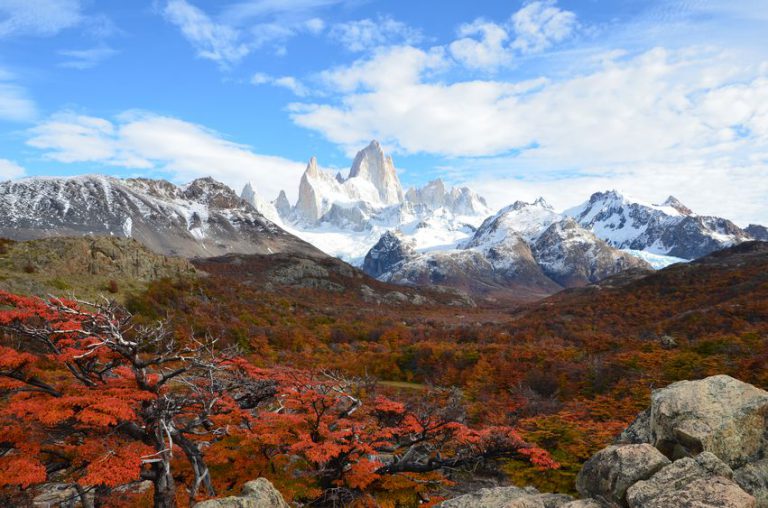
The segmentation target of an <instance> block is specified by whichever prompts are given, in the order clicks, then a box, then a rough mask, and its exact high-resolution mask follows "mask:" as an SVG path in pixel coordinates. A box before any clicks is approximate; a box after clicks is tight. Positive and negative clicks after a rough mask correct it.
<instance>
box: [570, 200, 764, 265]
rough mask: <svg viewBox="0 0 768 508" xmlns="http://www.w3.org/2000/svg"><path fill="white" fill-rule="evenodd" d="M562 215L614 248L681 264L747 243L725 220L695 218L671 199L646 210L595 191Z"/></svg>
mask: <svg viewBox="0 0 768 508" xmlns="http://www.w3.org/2000/svg"><path fill="white" fill-rule="evenodd" d="M565 213H566V214H567V215H569V216H571V217H573V218H574V219H576V220H577V221H578V222H579V223H580V224H581V225H582V226H584V227H585V228H587V229H590V230H591V231H593V232H594V233H595V234H596V235H597V236H598V237H599V238H600V239H602V240H605V241H606V242H608V243H609V244H611V245H613V246H614V247H618V248H621V249H633V250H638V251H647V252H651V253H654V254H664V255H667V256H674V257H678V258H683V259H694V258H698V257H701V256H704V255H706V254H709V253H710V252H713V251H716V250H720V249H723V248H725V247H728V246H730V245H733V244H736V243H740V242H744V241H747V240H750V239H752V237H751V236H750V234H749V233H748V232H747V231H744V230H742V229H741V228H739V227H738V226H737V225H736V224H734V223H733V222H731V221H729V220H727V219H722V218H720V217H707V216H699V215H695V214H694V213H693V212H692V211H691V210H690V209H689V208H688V207H686V206H685V205H683V204H682V203H681V202H680V201H679V200H678V199H676V198H674V197H673V196H670V197H669V198H667V200H666V201H664V203H662V204H661V205H648V204H643V203H638V202H635V201H632V200H630V199H628V198H626V197H624V196H622V195H621V194H619V193H618V192H616V191H609V192H598V193H595V194H593V195H592V196H591V197H590V198H589V201H587V202H586V203H584V204H582V205H580V206H577V207H575V208H572V209H570V210H567V211H566V212H565Z"/></svg>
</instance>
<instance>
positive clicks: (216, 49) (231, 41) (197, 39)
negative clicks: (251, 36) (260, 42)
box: [163, 0, 250, 65]
mask: <svg viewBox="0 0 768 508" xmlns="http://www.w3.org/2000/svg"><path fill="white" fill-rule="evenodd" d="M163 14H164V15H165V17H166V19H167V20H168V21H170V22H171V23H173V24H174V25H176V26H178V27H179V29H181V33H182V34H183V35H184V37H185V38H186V39H187V40H188V41H189V42H190V43H191V44H192V45H193V46H194V47H195V49H196V50H197V54H198V56H200V57H201V58H205V59H208V60H213V61H215V62H218V63H219V64H222V65H227V64H233V63H237V62H238V61H240V60H241V59H242V58H243V57H244V56H246V55H247V54H248V53H249V52H250V48H249V47H248V46H247V45H246V44H244V43H243V42H242V41H241V35H240V33H239V31H238V30H236V29H235V28H233V27H231V26H228V25H225V24H220V23H216V22H215V21H213V20H212V19H211V18H210V17H209V16H208V15H207V14H206V13H205V12H203V11H202V10H200V9H198V8H197V7H195V6H194V5H192V4H190V3H188V2H187V1H186V0H170V1H169V2H168V3H167V4H166V6H165V9H164V10H163Z"/></svg>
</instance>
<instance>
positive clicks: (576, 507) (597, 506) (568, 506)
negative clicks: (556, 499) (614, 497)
mask: <svg viewBox="0 0 768 508" xmlns="http://www.w3.org/2000/svg"><path fill="white" fill-rule="evenodd" d="M604 506H605V505H603V504H602V503H600V502H599V501H598V500H597V499H592V498H588V499H577V500H576V501H571V502H569V503H565V504H564V505H563V506H561V507H560V508H603V507H604Z"/></svg>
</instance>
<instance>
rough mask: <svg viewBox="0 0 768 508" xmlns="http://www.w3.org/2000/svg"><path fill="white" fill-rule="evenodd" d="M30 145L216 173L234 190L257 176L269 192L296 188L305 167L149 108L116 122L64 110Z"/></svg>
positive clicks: (107, 161)
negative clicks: (254, 150)
mask: <svg viewBox="0 0 768 508" xmlns="http://www.w3.org/2000/svg"><path fill="white" fill-rule="evenodd" d="M27 144H28V145H29V146H31V147H34V148H37V149H39V150H41V151H42V152H43V153H44V155H45V157H46V158H48V159H51V160H54V161H58V162H63V163H83V162H91V163H98V164H102V165H105V166H113V167H122V168H132V169H140V170H142V172H144V173H150V174H151V172H153V171H155V172H158V173H164V174H167V173H169V174H171V175H173V177H174V179H176V180H177V181H188V180H190V179H193V178H197V177H201V176H213V177H214V178H217V179H219V180H221V181H224V182H225V183H227V184H229V185H232V186H233V187H235V188H239V187H240V186H242V185H244V184H245V182H247V181H249V180H254V181H257V182H263V185H262V186H261V188H260V192H261V193H262V195H264V196H277V194H278V192H279V191H280V190H281V189H286V190H287V191H289V192H290V191H294V190H295V189H296V188H297V186H298V182H299V178H300V177H301V173H302V170H303V168H304V165H303V164H300V163H297V162H293V161H290V160H288V159H284V158H282V157H275V156H270V155H262V154H257V153H255V152H253V150H251V149H250V148H249V147H248V146H246V145H241V144H238V143H233V142H232V141H229V140H227V139H225V138H224V137H223V136H222V135H221V134H219V133H218V132H216V131H213V130H210V129H207V128H205V127H203V126H201V125H197V124H193V123H189V122H185V121H183V120H180V119H178V118H173V117H168V116H162V115H156V114H153V113H148V112H136V111H133V112H126V113H124V114H122V115H120V116H118V117H117V118H115V119H114V120H109V119H104V118H99V117H93V116H87V115H80V114H76V113H73V112H62V113H59V114H56V115H54V116H52V117H51V118H49V119H47V120H45V121H44V122H42V123H40V124H39V125H37V126H36V127H34V128H33V129H31V131H30V138H29V140H28V142H27Z"/></svg>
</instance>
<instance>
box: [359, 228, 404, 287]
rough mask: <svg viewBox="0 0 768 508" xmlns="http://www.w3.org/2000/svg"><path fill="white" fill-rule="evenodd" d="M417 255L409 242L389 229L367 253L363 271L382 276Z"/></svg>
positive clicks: (372, 275)
mask: <svg viewBox="0 0 768 508" xmlns="http://www.w3.org/2000/svg"><path fill="white" fill-rule="evenodd" d="M415 255H416V252H415V251H414V249H413V246H412V245H411V244H410V243H409V242H406V241H405V240H403V238H402V237H400V236H399V235H398V234H397V233H394V232H391V231H387V232H386V233H384V234H383V235H381V238H379V241H378V242H377V243H376V245H374V246H373V247H372V248H371V250H370V251H368V254H366V256H365V260H364V261H363V271H364V272H365V273H367V274H368V275H370V276H371V277H375V278H381V277H382V276H384V275H385V274H388V273H391V272H393V271H394V270H396V269H397V268H398V267H399V266H400V265H401V264H402V263H404V262H405V261H407V260H409V259H411V258H413V257H414V256H415Z"/></svg>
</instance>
